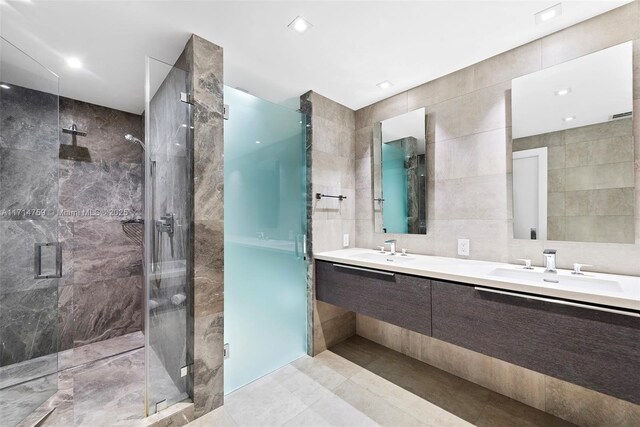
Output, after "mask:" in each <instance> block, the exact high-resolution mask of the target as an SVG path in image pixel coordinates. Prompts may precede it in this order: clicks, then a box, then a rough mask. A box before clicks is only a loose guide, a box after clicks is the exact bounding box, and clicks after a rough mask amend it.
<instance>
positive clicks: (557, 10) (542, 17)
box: [535, 3, 562, 24]
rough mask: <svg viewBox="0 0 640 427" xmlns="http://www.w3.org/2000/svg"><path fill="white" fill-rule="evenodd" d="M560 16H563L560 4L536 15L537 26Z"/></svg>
mask: <svg viewBox="0 0 640 427" xmlns="http://www.w3.org/2000/svg"><path fill="white" fill-rule="evenodd" d="M560 15H562V3H558V4H556V5H555V6H551V7H549V8H547V9H544V10H541V11H540V12H538V13H536V14H535V17H536V24H541V23H543V22H546V21H548V20H550V19H553V18H556V17H558V16H560Z"/></svg>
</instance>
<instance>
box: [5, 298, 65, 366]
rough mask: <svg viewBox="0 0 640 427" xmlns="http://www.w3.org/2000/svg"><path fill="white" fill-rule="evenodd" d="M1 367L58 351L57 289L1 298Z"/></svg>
mask: <svg viewBox="0 0 640 427" xmlns="http://www.w3.org/2000/svg"><path fill="white" fill-rule="evenodd" d="M0 335H1V336H2V347H1V348H0V366H6V365H11V364H13V363H17V362H22V361H24V360H28V359H32V358H36V357H40V356H44V355H48V354H51V353H54V352H56V351H57V349H58V342H57V341H58V288H57V287H49V288H42V289H31V290H27V291H24V292H11V293H3V294H0Z"/></svg>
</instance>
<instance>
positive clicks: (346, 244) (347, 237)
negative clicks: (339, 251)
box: [342, 234, 349, 248]
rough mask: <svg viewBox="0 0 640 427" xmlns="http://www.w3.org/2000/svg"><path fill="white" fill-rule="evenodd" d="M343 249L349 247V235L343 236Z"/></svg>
mask: <svg viewBox="0 0 640 427" xmlns="http://www.w3.org/2000/svg"><path fill="white" fill-rule="evenodd" d="M342 247H343V248H348V247H349V235H348V234H343V235H342Z"/></svg>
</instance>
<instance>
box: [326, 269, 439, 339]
mask: <svg viewBox="0 0 640 427" xmlns="http://www.w3.org/2000/svg"><path fill="white" fill-rule="evenodd" d="M430 287H431V281H430V280H429V279H425V278H422V277H415V276H408V275H404V274H398V273H390V272H386V271H379V270H372V269H368V268H361V267H354V266H350V265H345V264H337V263H331V262H326V261H317V262H316V299H318V300H320V301H324V302H326V303H329V304H333V305H336V306H338V307H342V308H345V309H347V310H350V311H355V312H357V313H360V314H364V315H366V316H370V317H373V318H376V319H379V320H382V321H384V322H387V323H391V324H393V325H397V326H400V327H403V328H405V329H410V330H412V331H415V332H419V333H421V334H424V335H431V289H430Z"/></svg>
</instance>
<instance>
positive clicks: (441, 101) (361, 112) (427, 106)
mask: <svg viewBox="0 0 640 427" xmlns="http://www.w3.org/2000/svg"><path fill="white" fill-rule="evenodd" d="M582 22H586V21H582ZM582 22H579V23H577V24H574V25H573V26H571V27H567V28H564V29H562V30H559V31H557V32H555V33H552V34H549V35H547V36H544V37H541V38H539V39H536V40H533V41H531V42H529V43H525V44H523V45H520V46H517V47H515V48H513V49H510V50H508V51H505V52H502V53H499V54H498V55H495V56H492V57H490V58H487V59H484V60H482V61H480V62H477V63H474V64H472V65H469V66H467V67H463V68H461V69H459V70H455V71H452V72H451V73H448V74H445V75H444V76H441V77H438V78H436V79H433V80H429V81H427V82H424V83H422V84H420V85H418V86H415V87H412V88H410V89H407V90H406V91H404V92H400V93H398V94H396V95H391V96H389V97H388V98H384V99H382V100H380V101H377V102H375V103H373V104H370V105H367V106H365V107H362V108H360V109H358V110H356V114H363V113H364V112H363V110H365V109H367V108H375V106H376V105H377V104H380V103H381V102H384V101H386V100H388V99H391V98H393V97H395V96H398V95H401V94H404V93H406V94H407V102H408V94H409V92H411V91H413V90H416V89H418V88H420V87H421V86H424V85H427V84H430V83H433V82H435V81H436V80H438V79H443V78H446V77H447V76H450V75H451V74H454V73H456V72H459V71H462V70H464V69H465V68H470V67H472V68H473V69H474V70H473V73H474V77H473V80H474V89H473V90H471V91H469V92H465V93H463V94H460V95H456V96H453V97H450V98H446V99H444V98H443V99H441V100H440V101H438V102H436V103H435V104H431V105H421V104H417V105H415V106H414V108H413V110H412V111H414V110H417V109H419V108H427V113H428V112H429V110H428V108H430V107H431V108H433V107H434V106H437V105H440V104H443V103H446V102H450V101H452V100H454V99H457V98H462V97H465V96H469V95H471V94H473V93H475V92H479V91H482V90H486V89H488V88H492V87H494V86H500V85H504V84H506V83H507V82H509V83H510V82H511V81H512V80H513V79H516V78H518V77H522V76H525V75H527V74H530V73H525V74H521V75H516V76H514V77H512V78H509V79H506V80H501V81H499V82H496V83H494V84H491V85H487V86H482V87H475V79H476V76H475V73H476V67H477V66H478V65H479V64H481V63H482V62H484V61H488V60H491V59H494V58H497V57H498V56H500V55H505V54H507V53H509V52H511V51H512V50H515V49H518V48H519V47H522V46H526V45H528V44H531V43H535V42H540V44H541V49H540V54H539V61H540V63H539V67H538V71H540V70H544V69H547V68H551V67H553V66H555V65H558V64H553V65H549V66H548V67H543V64H542V62H543V55H544V53H543V46H542V44H543V41H544V40H545V39H547V38H548V37H549V36H552V35H554V34H557V33H559V32H561V31H563V30H566V29H569V28H572V27H574V26H577V25H580V24H581V23H582ZM628 41H634V42H636V41H640V39H638V38H637V37H634V38H631V39H629V40H626V41H622V42H620V43H626V42H628ZM605 49H606V48H605ZM599 50H602V49H598V50H596V51H594V52H591V53H595V52H598V51H599ZM585 55H588V54H585ZM582 56H584V55H581V56H579V57H578V58H580V57H582ZM573 59H576V58H573ZM563 62H566V61H563ZM561 63H562V62H561ZM508 90H511V89H510V88H509V89H508ZM639 96H640V95H639ZM635 99H638V98H636V96H634V100H635ZM407 109H408V104H407ZM389 118H391V117H386V118H383V119H381V120H387V119H389ZM381 120H380V121H381ZM370 126H373V122H372V123H368V124H367V125H366V126H363V127H361V128H356V132H358V131H360V130H362V129H366V128H368V127H370Z"/></svg>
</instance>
